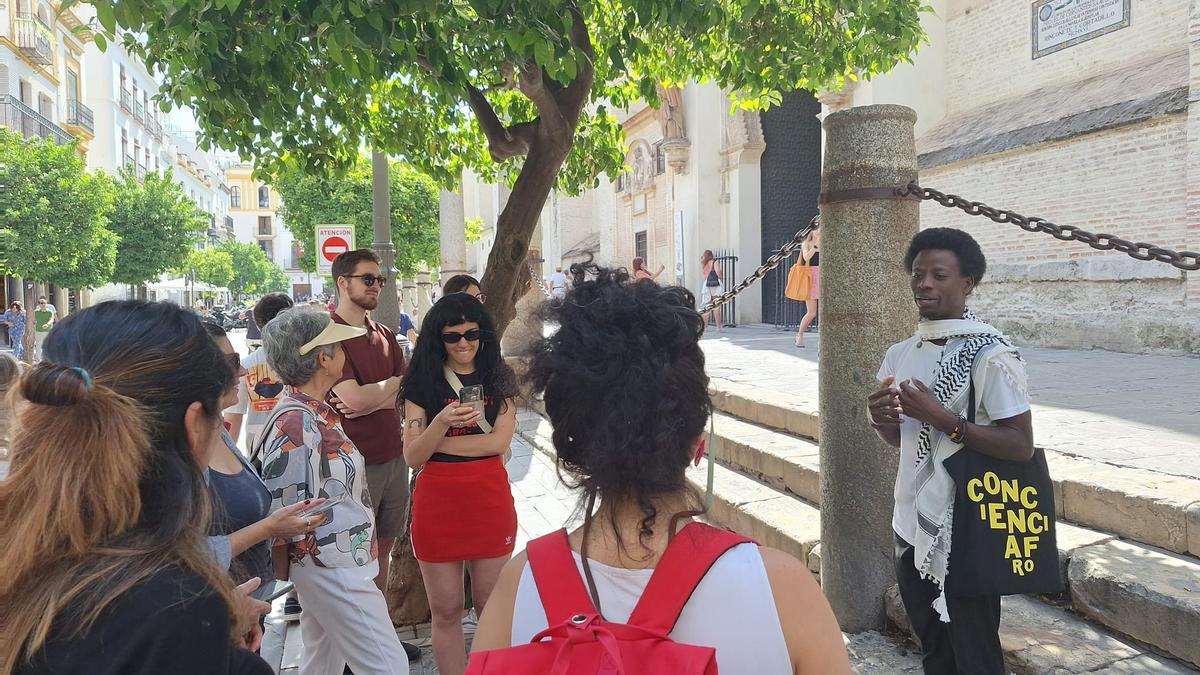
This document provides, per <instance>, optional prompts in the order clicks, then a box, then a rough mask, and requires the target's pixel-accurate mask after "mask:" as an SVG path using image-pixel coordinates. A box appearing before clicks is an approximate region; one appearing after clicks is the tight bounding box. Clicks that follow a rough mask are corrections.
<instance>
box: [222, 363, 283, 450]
mask: <svg viewBox="0 0 1200 675" xmlns="http://www.w3.org/2000/svg"><path fill="white" fill-rule="evenodd" d="M242 367H243V368H245V369H246V374H245V375H244V376H243V377H240V378H238V400H237V403H235V404H234V405H232V406H230V407H229V408H228V409H226V410H225V412H227V413H234V414H238V415H245V416H246V420H245V422H244V424H245V427H246V445H245V448H246V453H247V454H252V453H253V452H254V441H255V440H256V439H257V438H258V434H259V432H261V431H262V428H263V425H264V424H266V423H267V418H269V417H270V416H271V411H272V410H274V409H275V404H276V403H279V398H280V397H281V396H283V383H282V382H280V381H279V378H278V377H276V375H275V373H273V372H271V368H270V367H269V366H268V365H267V350H265V349H258V350H256V351H254V352H253V353H251V354H248V355H247V356H245V357H243V358H242Z"/></svg>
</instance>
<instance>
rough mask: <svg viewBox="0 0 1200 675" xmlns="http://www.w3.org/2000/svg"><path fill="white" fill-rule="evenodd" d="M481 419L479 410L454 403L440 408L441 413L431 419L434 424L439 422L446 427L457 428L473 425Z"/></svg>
mask: <svg viewBox="0 0 1200 675" xmlns="http://www.w3.org/2000/svg"><path fill="white" fill-rule="evenodd" d="M480 417H482V413H481V412H480V411H479V408H476V407H475V406H472V405H463V404H462V403H459V402H457V401H455V402H454V403H451V404H450V405H448V406H446V407H445V408H442V411H441V412H440V413H438V414H437V417H435V418H433V419H434V421H435V422H441V423H442V424H445V425H446V426H448V427H452V428H459V427H468V426H471V425H472V424H475V423H476V422H478V421H479V419H480Z"/></svg>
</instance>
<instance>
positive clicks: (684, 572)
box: [629, 523, 754, 635]
mask: <svg viewBox="0 0 1200 675" xmlns="http://www.w3.org/2000/svg"><path fill="white" fill-rule="evenodd" d="M746 543H750V544H752V543H754V540H753V539H748V538H746V537H743V536H742V535H740V534H736V533H733V532H729V531H728V530H721V529H718V528H715V527H712V526H711V525H705V524H704V523H689V524H688V525H687V526H686V527H684V528H683V529H682V530H680V531H679V532H678V533H676V534H675V538H674V539H673V540H672V541H671V545H670V546H668V547H667V551H666V553H664V554H663V557H662V560H660V561H659V563H658V566H657V567H655V568H654V573H653V574H652V575H650V583H648V584H647V585H646V590H645V591H643V592H642V598H641V599H640V600H638V604H637V607H635V608H634V609H633V614H632V615H631V616H630V617H629V623H630V624H632V625H635V626H640V627H642V628H646V629H648V630H652V631H655V632H657V633H662V634H663V635H666V634H668V633H670V632H671V631H672V630H673V629H674V628H675V622H676V621H678V620H679V614H680V612H682V611H683V606H684V605H686V604H687V602H688V600H689V599H690V598H691V597H692V593H693V592H694V591H695V590H696V586H698V585H699V584H700V580H701V579H703V578H704V575H706V574H708V570H709V569H711V568H712V566H713V564H714V563H716V562H717V559H718V558H720V557H721V556H722V555H724V554H725V552H726V551H728V550H729V549H731V548H733V547H734V546H737V545H738V544H746Z"/></svg>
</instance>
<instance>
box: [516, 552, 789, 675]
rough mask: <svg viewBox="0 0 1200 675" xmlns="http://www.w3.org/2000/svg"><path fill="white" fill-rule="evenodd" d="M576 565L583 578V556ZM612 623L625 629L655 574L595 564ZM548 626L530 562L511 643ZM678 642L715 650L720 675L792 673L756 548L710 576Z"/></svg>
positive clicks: (681, 624)
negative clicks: (616, 623) (623, 624)
mask: <svg viewBox="0 0 1200 675" xmlns="http://www.w3.org/2000/svg"><path fill="white" fill-rule="evenodd" d="M572 553H573V554H574V556H575V566H576V567H578V568H579V573H580V574H581V575H582V574H583V564H582V563H581V562H580V558H579V554H578V553H575V552H574V551H572ZM589 567H591V569H592V575H593V577H595V580H596V592H597V593H598V594H599V596H600V605H601V609H602V610H603V611H604V617H605V618H606V619H608V620H609V621H616V622H618V623H625V622H627V621H629V616H630V615H631V614H633V608H634V606H635V605H637V601H638V599H639V598H641V597H642V591H644V590H645V589H646V584H648V583H649V582H650V575H651V574H653V573H654V570H653V569H644V570H629V569H624V568H620V567H609V566H608V565H603V564H600V563H598V562H596V561H594V560H593V561H589ZM546 628H547V625H546V610H545V609H544V608H543V607H542V601H541V598H540V597H539V596H538V591H537V585H536V584H535V583H534V581H533V571H532V570H531V569H530V567H529V563H528V562H526V563H525V569H524V570H522V572H521V582H520V584H519V585H518V586H517V599H516V605H515V606H514V607H513V625H512V643H513V644H514V645H522V644H525V643H527V642H529V641H530V640H532V639H533V636H535V635H537V634H538V633H540V632H542V631H543V630H545V629H546ZM670 637H671V639H672V640H675V641H676V642H681V643H684V644H693V645H704V646H707V647H715V648H716V650H717V668H718V669H719V670H720V672H721V675H775V674H778V675H786V674H790V673H791V672H792V660H791V658H790V657H789V656H788V650H787V642H786V641H784V638H783V628H781V627H780V625H779V612H778V610H777V609H776V607H775V597H774V596H773V595H771V583H770V581H769V580H768V579H767V569H766V567H765V566H764V565H763V560H762V555H761V554H759V552H758V546H757V545H756V544H739V545H737V546H735V547H733V548H732V549H730V550H729V551H728V552H726V553H725V555H723V556H721V557H720V558H719V559H717V562H716V563H715V564H714V565H713V566H712V569H710V570H709V571H708V574H706V575H705V576H704V578H703V579H702V580H701V581H700V584H699V585H698V586H697V587H696V591H695V592H694V593H693V594H692V597H691V599H690V600H688V603H687V605H685V606H684V608H683V613H682V614H680V616H679V621H678V623H676V624H675V629H674V630H672V631H671V635H670Z"/></svg>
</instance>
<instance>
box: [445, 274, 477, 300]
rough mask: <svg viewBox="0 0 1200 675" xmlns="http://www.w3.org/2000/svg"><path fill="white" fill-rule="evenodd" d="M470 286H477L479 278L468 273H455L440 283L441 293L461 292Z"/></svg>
mask: <svg viewBox="0 0 1200 675" xmlns="http://www.w3.org/2000/svg"><path fill="white" fill-rule="evenodd" d="M472 286H479V280H478V279H476V278H475V277H473V276H471V275H470V274H455V275H454V276H452V277H450V278H449V279H447V280H446V283H444V284H442V295H450V294H451V293H462V292H464V291H466V290H467V289H468V288H470V287H472Z"/></svg>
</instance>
